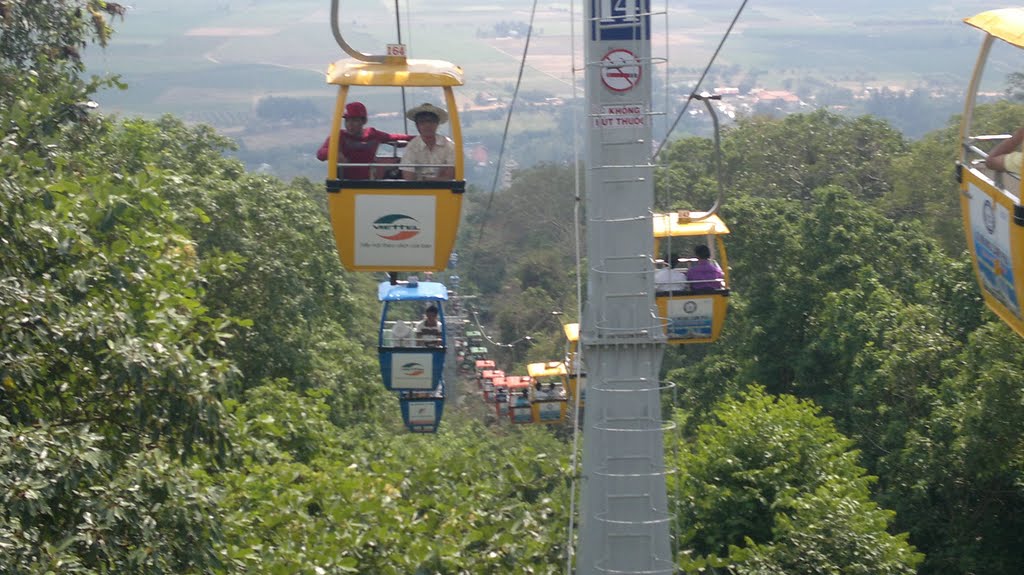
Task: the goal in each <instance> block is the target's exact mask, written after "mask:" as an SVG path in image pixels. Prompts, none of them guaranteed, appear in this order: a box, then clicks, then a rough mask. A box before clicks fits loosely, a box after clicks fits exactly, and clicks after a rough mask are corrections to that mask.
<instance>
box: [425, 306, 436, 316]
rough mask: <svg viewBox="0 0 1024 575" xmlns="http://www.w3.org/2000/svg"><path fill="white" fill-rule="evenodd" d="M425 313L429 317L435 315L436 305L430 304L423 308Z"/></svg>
mask: <svg viewBox="0 0 1024 575" xmlns="http://www.w3.org/2000/svg"><path fill="white" fill-rule="evenodd" d="M425 313H426V314H427V317H431V316H433V317H437V306H436V305H432V306H430V307H428V308H427V309H426V310H425Z"/></svg>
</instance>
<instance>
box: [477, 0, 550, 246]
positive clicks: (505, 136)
mask: <svg viewBox="0 0 1024 575" xmlns="http://www.w3.org/2000/svg"><path fill="white" fill-rule="evenodd" d="M536 15H537V0H533V8H532V9H531V10H530V27H529V29H527V31H526V44H525V45H524V46H523V57H522V59H521V60H520V61H519V74H518V75H517V76H516V87H515V89H514V90H513V91H512V101H511V102H509V105H508V114H507V115H506V116H505V131H504V132H503V133H502V135H501V147H500V148H499V150H498V161H497V163H496V165H495V166H494V181H493V182H491V194H490V196H489V197H488V198H487V206H486V207H485V208H484V217H483V219H482V220H481V221H480V230H479V232H477V235H476V239H477V243H479V242H480V237H481V236H483V233H484V225H485V224H486V223H487V215H488V214H489V213H490V211H491V204H493V203H494V193H495V191H496V190H497V188H498V178H499V177H500V176H501V162H502V159H503V158H504V156H505V142H506V141H507V140H508V127H509V125H510V124H511V123H512V110H513V109H514V108H515V105H516V98H517V97H518V96H519V86H520V85H521V84H522V82H523V70H524V69H525V68H526V55H527V53H529V51H530V38H531V37H533V19H534V17H535V16H536Z"/></svg>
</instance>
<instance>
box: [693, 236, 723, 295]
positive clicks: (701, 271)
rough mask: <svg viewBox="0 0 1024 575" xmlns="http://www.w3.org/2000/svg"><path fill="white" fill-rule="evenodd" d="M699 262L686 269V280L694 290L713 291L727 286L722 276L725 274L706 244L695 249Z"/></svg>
mask: <svg viewBox="0 0 1024 575" xmlns="http://www.w3.org/2000/svg"><path fill="white" fill-rule="evenodd" d="M693 253H694V255H696V256H697V263H695V264H693V265H692V266H690V269H688V270H686V281H687V283H688V284H689V286H690V289H692V290H693V291H712V290H716V289H722V288H724V287H725V282H723V281H722V278H723V277H725V274H724V273H723V272H722V267H721V266H719V265H718V262H716V261H715V260H713V259H711V250H710V249H709V248H708V247H707V246H706V245H704V244H699V245H698V246H697V247H695V248H694V249H693Z"/></svg>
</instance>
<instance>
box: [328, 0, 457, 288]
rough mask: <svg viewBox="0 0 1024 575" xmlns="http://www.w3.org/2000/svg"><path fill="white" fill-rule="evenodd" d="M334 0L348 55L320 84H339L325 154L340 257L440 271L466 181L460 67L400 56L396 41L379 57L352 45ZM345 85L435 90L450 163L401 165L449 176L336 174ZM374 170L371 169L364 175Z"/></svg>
mask: <svg viewBox="0 0 1024 575" xmlns="http://www.w3.org/2000/svg"><path fill="white" fill-rule="evenodd" d="M337 4H338V0H333V2H332V26H333V29H334V34H335V39H336V40H337V42H338V44H339V45H340V46H341V47H342V48H343V49H344V50H345V51H346V52H347V53H348V54H349V55H351V56H352V58H351V59H342V60H338V61H336V62H334V63H333V64H331V66H330V68H329V69H328V70H327V83H329V84H332V85H336V86H338V95H337V99H336V103H335V107H334V116H333V120H332V122H331V132H330V140H329V146H328V153H327V183H326V185H327V193H328V194H327V197H328V199H327V207H328V210H329V212H330V216H331V225H332V226H333V228H334V239H335V242H336V243H337V246H338V255H339V256H340V258H341V263H342V265H343V266H344V267H345V268H346V269H349V270H353V271H377V272H381V271H383V272H414V271H441V270H443V269H445V267H446V266H447V264H448V259H449V256H450V255H451V252H452V249H453V248H454V246H455V237H456V235H457V232H458V226H459V218H460V217H461V211H462V194H463V192H464V191H465V187H466V182H465V179H464V161H463V154H462V130H461V126H460V124H459V108H458V104H457V103H456V101H455V94H454V92H453V90H452V88H453V87H455V86H461V85H462V84H463V74H462V68H460V67H459V66H456V65H454V64H451V63H449V62H445V61H441V60H411V59H406V57H405V55H404V54H405V46H403V45H393V46H389V50H388V55H386V56H374V55H366V54H361V53H359V52H357V51H355V50H354V49H352V48H351V47H350V46H348V44H346V43H345V42H344V40H343V39H342V38H341V34H340V32H339V31H338V27H337V22H338V15H337ZM352 87H392V88H426V89H430V88H435V89H439V90H440V92H441V93H442V97H443V101H444V108H437V107H432V108H431V110H434V112H431V113H432V114H433V115H434V117H437V118H439V120H440V121H441V123H442V124H443V123H445V119H446V118H445V116H447V123H448V125H449V126H450V128H451V132H450V137H451V140H452V142H453V144H454V150H453V151H454V156H455V161H454V166H448V165H447V164H445V165H444V166H442V165H432V164H416V165H404V164H403V169H405V168H408V170H407V171H406V172H404V173H416V174H418V173H420V172H421V171H423V170H446V169H451V171H452V173H453V176H452V178H451V179H447V174H444V175H443V176H442V177H444V178H445V179H420V178H419V176H416V178H417V179H352V178H339V170H338V166H339V163H338V160H339V150H340V147H341V142H340V140H341V138H340V136H339V133H340V131H341V126H342V117H343V116H344V113H345V103H346V100H347V98H348V95H349V90H350V88H352ZM424 106H432V105H429V104H425V105H424ZM424 106H420V107H419V108H416V109H425V108H424ZM416 109H414V110H412V111H410V114H411V113H412V112H413V111H415V110H416ZM439 137H440V136H439ZM412 145H413V144H412V143H410V146H412ZM341 166H342V167H343V168H344V167H349V166H350V167H354V168H362V169H363V171H365V168H366V165H365V164H359V165H352V164H348V163H344V162H343V163H342V164H341ZM380 175H381V173H380V172H377V173H375V174H374V175H371V178H373V177H374V176H378V177H379V176H380ZM384 177H385V178H387V175H384Z"/></svg>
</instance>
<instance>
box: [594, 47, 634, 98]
mask: <svg viewBox="0 0 1024 575" xmlns="http://www.w3.org/2000/svg"><path fill="white" fill-rule="evenodd" d="M640 72H641V68H640V60H638V59H637V57H636V54H634V53H632V52H630V51H629V50H625V49H622V48H616V49H614V50H612V51H610V52H608V53H607V54H605V55H604V58H601V82H603V83H604V85H605V86H607V87H608V89H609V90H611V91H613V92H626V91H628V90H632V89H633V86H636V85H637V83H638V82H640Z"/></svg>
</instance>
